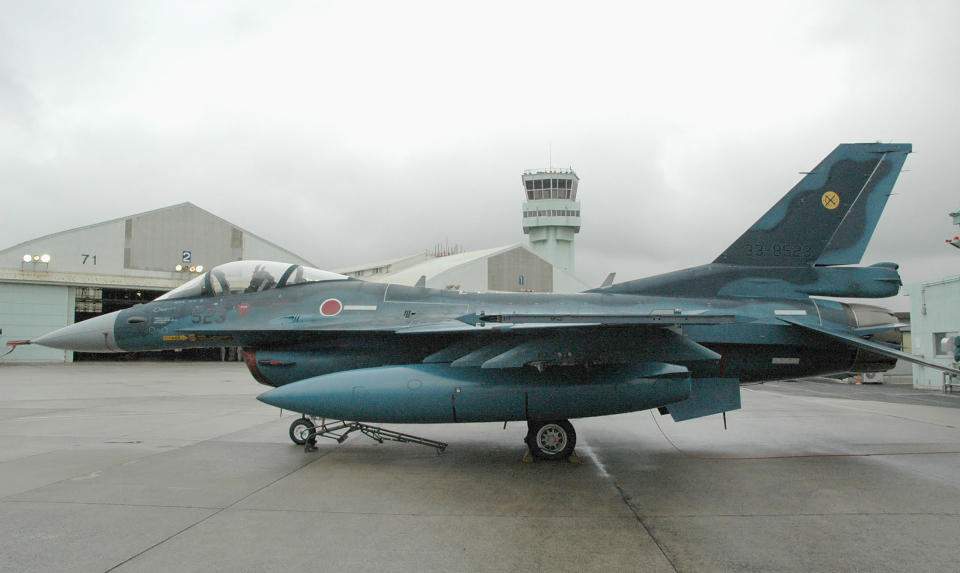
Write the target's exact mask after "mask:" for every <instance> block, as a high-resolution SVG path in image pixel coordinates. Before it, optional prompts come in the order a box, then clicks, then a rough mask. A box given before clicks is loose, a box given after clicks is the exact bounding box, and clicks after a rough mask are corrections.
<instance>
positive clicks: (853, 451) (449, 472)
mask: <svg viewBox="0 0 960 573" xmlns="http://www.w3.org/2000/svg"><path fill="white" fill-rule="evenodd" d="M265 389H266V388H265V387H263V386H260V385H259V384H257V383H256V382H254V381H253V380H252V379H251V378H250V376H249V374H248V373H247V371H246V369H245V367H244V366H242V365H241V364H238V363H227V364H211V363H125V364H124V363H99V364H96V363H78V364H64V365H59V364H58V365H23V364H12V363H2V362H0V571H66V570H69V571H203V572H210V571H302V570H307V569H309V570H321V571H330V570H334V569H344V570H351V571H441V570H442V571H532V570H551V571H597V570H617V571H956V570H958V567H960V543H958V541H960V408H958V407H957V406H960V398H957V397H954V396H943V395H939V394H936V393H923V392H918V391H914V390H912V389H909V388H897V387H865V386H846V385H837V384H820V383H815V382H780V383H771V384H766V385H762V386H748V387H744V389H743V405H744V407H743V409H742V410H738V411H736V412H731V413H729V414H728V415H727V421H728V425H729V429H727V430H726V431H724V429H723V425H722V420H721V417H720V416H710V417H708V418H705V419H700V420H693V421H689V422H683V423H681V424H677V423H674V422H673V421H672V420H671V419H670V418H669V416H660V415H659V414H656V413H653V414H651V413H650V412H638V413H633V414H625V415H619V416H609V417H605V418H590V419H583V420H574V422H573V423H574V426H575V428H576V430H577V433H578V436H579V442H578V447H577V453H578V454H579V456H580V457H581V458H582V463H579V464H576V463H569V462H552V463H551V462H535V463H522V462H521V458H522V457H523V455H524V453H525V447H524V446H523V444H522V441H521V440H522V438H523V436H524V434H525V431H526V428H525V424H522V423H510V424H508V425H507V428H506V429H503V425H502V424H462V425H418V426H409V425H408V426H400V425H388V427H390V428H392V429H396V430H400V431H405V432H408V433H412V434H418V435H423V436H425V437H428V438H434V439H438V440H443V441H446V442H449V444H450V446H449V448H448V449H447V450H446V452H444V453H443V454H441V455H437V453H436V452H435V451H434V450H433V449H431V448H428V447H424V446H418V445H412V444H397V443H386V444H382V445H381V444H378V443H376V442H373V441H371V440H369V439H367V438H365V437H363V436H355V437H351V438H350V439H349V440H347V441H346V442H345V443H344V444H342V445H338V444H337V443H336V442H333V441H326V440H322V441H321V442H320V444H319V448H320V449H319V451H318V452H315V453H305V452H304V451H303V448H302V447H297V446H295V445H293V444H292V443H291V442H290V441H289V438H288V437H287V429H288V426H289V424H290V423H291V422H292V421H293V420H294V419H295V416H294V415H293V414H290V413H285V414H284V415H283V416H282V417H281V415H280V412H279V411H278V410H276V409H274V408H271V407H269V406H266V405H264V404H261V403H260V402H257V401H256V400H255V399H254V396H256V395H257V394H259V393H260V392H262V391H263V390H265Z"/></svg>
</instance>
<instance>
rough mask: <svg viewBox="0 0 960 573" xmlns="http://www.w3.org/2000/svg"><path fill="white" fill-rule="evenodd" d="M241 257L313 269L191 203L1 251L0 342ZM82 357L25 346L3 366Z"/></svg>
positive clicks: (151, 293) (141, 297) (145, 296)
mask: <svg viewBox="0 0 960 573" xmlns="http://www.w3.org/2000/svg"><path fill="white" fill-rule="evenodd" d="M241 259H248V260H249V259H252V260H257V259H264V260H282V261H290V262H291V263H299V264H303V265H307V266H316V265H314V264H313V263H311V262H310V261H307V260H306V259H304V258H303V257H300V256H299V255H297V254H295V253H292V252H290V251H289V250H287V249H284V248H282V247H280V246H278V245H276V244H274V243H271V242H270V241H267V240H266V239H263V238H262V237H259V236H257V235H255V234H253V233H251V232H249V231H247V230H245V229H243V228H241V227H239V226H237V225H235V224H233V223H231V222H230V221H227V220H225V219H222V218H220V217H217V216H216V215H214V214H213V213H210V212H209V211H206V210H204V209H201V208H200V207H197V206H196V205H194V204H192V203H189V202H188V203H180V204H178V205H171V206H169V207H163V208H160V209H156V210H153V211H147V212H145V213H138V214H135V215H129V216H126V217H120V218H118V219H112V220H110V221H104V222H102V223H96V224H93V225H88V226H85V227H79V228H76V229H70V230H66V231H61V232H59V233H53V234H51V235H46V236H44V237H39V238H36V239H32V240H29V241H26V242H24V243H20V244H18V245H14V246H13V247H10V248H7V249H4V250H2V251H0V343H2V344H5V343H6V342H8V341H11V340H25V339H30V338H32V337H36V336H39V335H41V334H44V333H46V332H50V331H52V330H54V329H56V328H60V327H62V326H66V325H68V324H72V323H74V322H77V321H80V320H84V319H87V318H90V317H92V316H95V315H98V314H101V313H106V312H112V311H114V310H119V309H122V308H127V307H130V306H133V305H134V304H137V303H141V302H146V301H149V300H153V299H154V298H156V297H157V296H159V295H161V294H163V293H164V292H166V291H168V290H170V289H172V288H174V287H176V286H179V285H180V284H182V283H183V282H185V281H187V280H189V279H190V278H192V277H194V276H196V274H197V273H200V272H203V269H209V268H211V267H213V266H216V265H218V264H221V263H225V262H229V261H235V260H241ZM218 354H219V353H218ZM189 357H190V358H201V356H199V355H196V356H194V355H191V356H189ZM85 358H93V356H82V355H78V356H74V353H73V352H70V351H64V350H55V349H51V348H44V347H41V346H35V345H30V346H23V347H20V348H18V349H17V351H16V352H15V353H13V354H11V355H10V356H8V357H7V358H6V359H5V360H6V361H52V362H63V361H67V362H70V361H72V360H75V359H76V360H83V359H85Z"/></svg>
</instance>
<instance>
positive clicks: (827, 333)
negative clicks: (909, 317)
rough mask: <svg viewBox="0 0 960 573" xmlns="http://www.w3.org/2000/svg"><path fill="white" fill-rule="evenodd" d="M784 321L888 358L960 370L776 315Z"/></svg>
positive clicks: (937, 367) (862, 339) (931, 366)
mask: <svg viewBox="0 0 960 573" xmlns="http://www.w3.org/2000/svg"><path fill="white" fill-rule="evenodd" d="M778 318H779V319H780V320H782V321H784V322H788V323H790V324H792V325H794V326H799V327H801V328H806V329H807V330H812V331H814V332H819V333H820V334H823V335H825V336H829V337H831V338H833V339H834V340H838V341H840V342H844V343H846V344H849V345H851V346H856V347H857V348H862V349H864V350H869V351H870V352H875V353H877V354H882V355H884V356H889V357H890V358H896V359H898V360H906V361H907V362H912V363H913V364H919V365H921V366H927V367H928V368H934V369H936V370H941V371H943V372H947V373H949V374H955V375H960V370H957V369H956V368H951V367H949V366H944V365H943V364H938V363H936V362H932V361H930V360H925V359H923V358H921V357H919V356H914V355H913V354H908V353H906V352H902V351H900V350H895V349H893V348H890V347H889V346H887V345H885V344H880V343H879V342H873V341H872V340H867V339H865V338H860V337H859V336H855V335H852V334H847V333H845V332H837V331H836V330H830V329H829V328H823V327H822V326H814V325H812V324H806V323H803V322H800V321H799V320H796V319H793V318H790V317H785V316H781V317H778Z"/></svg>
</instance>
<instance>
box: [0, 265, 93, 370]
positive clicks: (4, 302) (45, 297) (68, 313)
mask: <svg viewBox="0 0 960 573" xmlns="http://www.w3.org/2000/svg"><path fill="white" fill-rule="evenodd" d="M75 298H76V294H75V291H74V289H73V288H72V287H68V286H49V285H32V284H22V283H21V284H17V283H0V329H2V330H3V333H2V334H0V353H3V352H6V351H7V346H6V343H7V342H8V341H10V340H30V339H32V338H37V337H39V336H40V335H42V334H46V333H48V332H51V331H53V330H56V329H58V328H62V327H64V326H67V325H68V324H73V317H74V308H75ZM72 359H73V353H72V352H68V351H66V350H57V349H55V348H46V347H44V346H34V345H28V346H20V347H18V348H17V349H16V350H15V351H14V352H13V353H11V354H9V355H8V356H6V357H5V358H4V359H3V361H4V362H32V361H49V362H63V361H65V360H67V361H69V360H72Z"/></svg>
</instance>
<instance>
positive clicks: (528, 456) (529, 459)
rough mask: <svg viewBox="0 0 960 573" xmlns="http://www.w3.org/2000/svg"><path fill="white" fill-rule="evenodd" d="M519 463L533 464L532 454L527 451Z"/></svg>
mask: <svg viewBox="0 0 960 573" xmlns="http://www.w3.org/2000/svg"><path fill="white" fill-rule="evenodd" d="M520 463H523V464H530V463H533V454H531V453H530V450H527V453H525V454H523V459H522V460H520Z"/></svg>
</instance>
